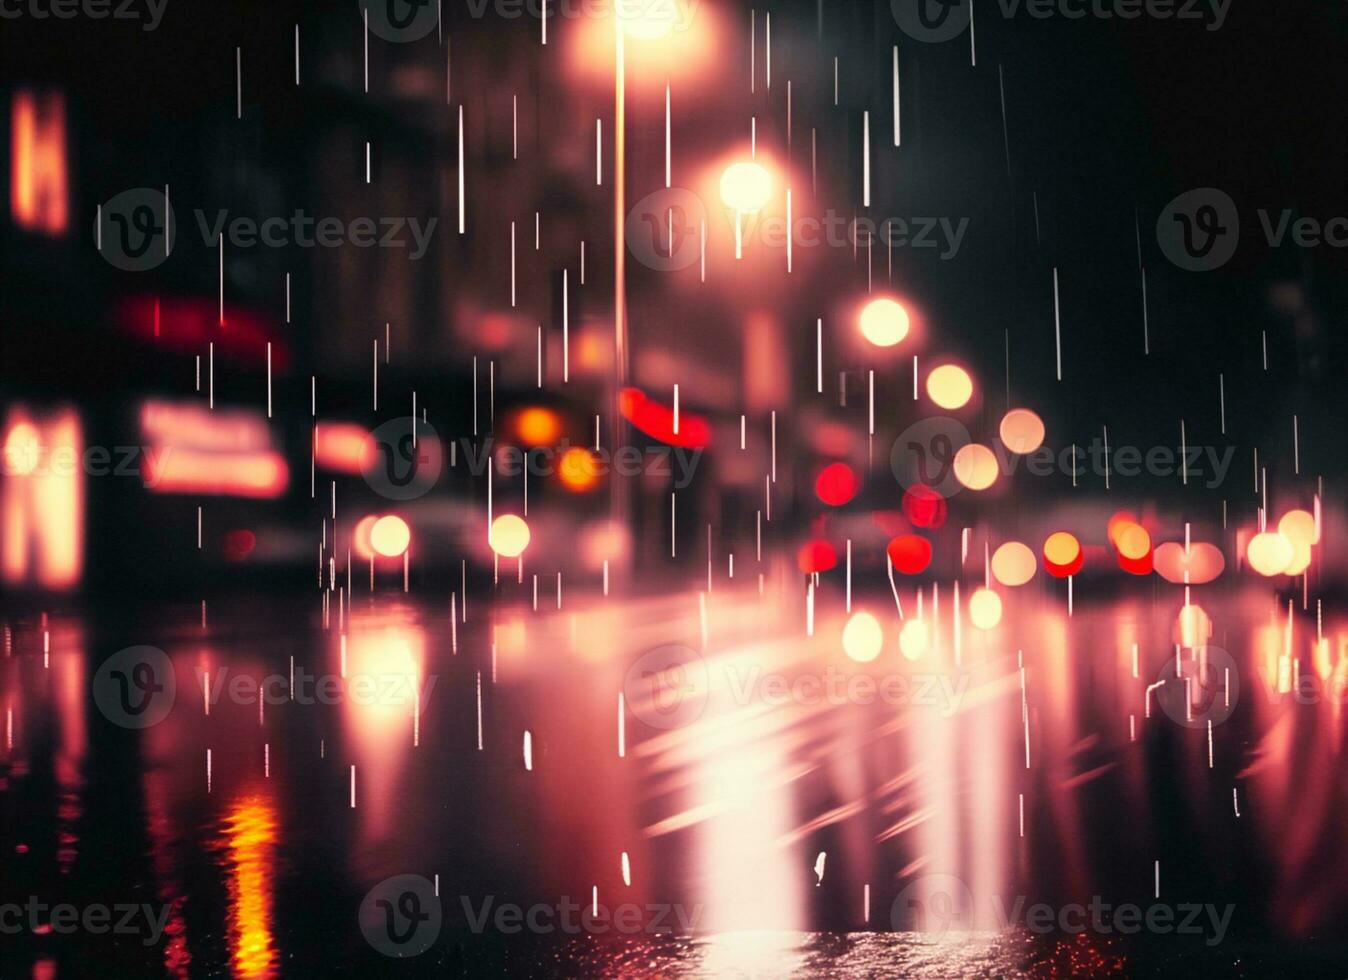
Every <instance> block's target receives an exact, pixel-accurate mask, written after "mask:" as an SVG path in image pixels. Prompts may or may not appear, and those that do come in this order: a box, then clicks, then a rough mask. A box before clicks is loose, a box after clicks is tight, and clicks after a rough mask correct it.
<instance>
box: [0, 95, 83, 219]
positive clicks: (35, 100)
mask: <svg viewBox="0 0 1348 980" xmlns="http://www.w3.org/2000/svg"><path fill="white" fill-rule="evenodd" d="M12 108H13V111H12V112H11V114H10V171H9V172H10V195H9V202H10V204H9V206H10V212H11V213H12V214H13V215H14V223H15V224H17V225H18V226H19V227H20V228H27V229H28V230H29V231H36V232H40V233H42V234H44V235H51V236H53V237H54V236H57V235H63V234H65V231H66V227H67V225H68V222H69V217H70V213H69V212H70V199H69V189H68V188H69V183H68V180H67V174H66V103H65V97H64V96H63V95H62V94H61V93H60V92H45V93H38V92H34V91H32V90H29V89H22V90H20V91H17V92H15V93H14V101H13V106H12Z"/></svg>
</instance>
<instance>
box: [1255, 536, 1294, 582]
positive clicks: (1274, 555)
mask: <svg viewBox="0 0 1348 980" xmlns="http://www.w3.org/2000/svg"><path fill="white" fill-rule="evenodd" d="M1245 557H1246V559H1247V560H1248V561H1249V563H1250V567H1251V568H1253V569H1254V570H1255V571H1256V572H1258V573H1259V574H1260V575H1263V576H1265V577H1268V578H1272V577H1273V576H1274V575H1282V574H1283V573H1285V572H1286V571H1287V567H1288V566H1289V565H1291V564H1292V560H1293V559H1294V558H1296V549H1295V548H1293V547H1292V542H1291V541H1289V540H1287V538H1285V537H1283V536H1282V535H1281V534H1279V533H1277V532H1276V531H1265V532H1264V533H1263V534H1256V535H1255V536H1254V537H1252V538H1251V539H1250V543H1249V546H1248V547H1247V548H1246V550H1245Z"/></svg>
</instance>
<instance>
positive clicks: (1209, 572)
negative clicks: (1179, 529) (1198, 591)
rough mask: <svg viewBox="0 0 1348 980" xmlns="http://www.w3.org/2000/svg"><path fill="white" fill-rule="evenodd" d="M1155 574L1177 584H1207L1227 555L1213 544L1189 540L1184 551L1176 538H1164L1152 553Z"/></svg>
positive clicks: (1224, 565) (1215, 574)
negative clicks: (1187, 546) (1170, 539)
mask: <svg viewBox="0 0 1348 980" xmlns="http://www.w3.org/2000/svg"><path fill="white" fill-rule="evenodd" d="M1152 562H1153V564H1154V565H1155V568H1156V574H1158V575H1160V576H1161V578H1163V579H1165V580H1166V581H1167V582H1173V583H1175V584H1176V585H1182V584H1189V585H1206V584H1207V583H1208V582H1211V581H1213V580H1214V579H1216V578H1217V577H1218V576H1219V575H1221V574H1222V572H1223V571H1224V570H1225V569H1226V557H1225V556H1224V555H1223V554H1222V550H1221V549H1220V548H1218V547H1217V546H1216V545H1215V544H1208V543H1207V542H1206V541H1193V542H1190V544H1189V548H1188V550H1187V551H1186V550H1185V548H1184V545H1182V544H1180V543H1179V542H1178V541H1167V542H1165V543H1164V544H1162V545H1159V546H1158V547H1157V548H1156V551H1155V554H1154V555H1153V556H1152Z"/></svg>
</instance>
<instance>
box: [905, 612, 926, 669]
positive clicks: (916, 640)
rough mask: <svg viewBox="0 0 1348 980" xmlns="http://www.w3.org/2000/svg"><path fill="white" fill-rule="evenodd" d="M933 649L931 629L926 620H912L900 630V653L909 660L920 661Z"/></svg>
mask: <svg viewBox="0 0 1348 980" xmlns="http://www.w3.org/2000/svg"><path fill="white" fill-rule="evenodd" d="M930 647H931V628H930V627H928V626H927V621H926V620H924V619H910V620H908V621H907V622H906V623H904V624H903V629H901V630H899V651H900V652H901V653H902V654H903V655H904V657H905V658H907V659H908V660H919V659H921V658H922V656H923V654H925V653H926V652H927V650H928V649H930Z"/></svg>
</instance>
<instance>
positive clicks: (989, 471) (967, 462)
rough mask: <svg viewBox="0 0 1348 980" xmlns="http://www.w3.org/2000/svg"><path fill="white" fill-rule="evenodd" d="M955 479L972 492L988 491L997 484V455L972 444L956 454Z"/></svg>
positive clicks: (983, 447)
mask: <svg viewBox="0 0 1348 980" xmlns="http://www.w3.org/2000/svg"><path fill="white" fill-rule="evenodd" d="M955 479H957V480H959V481H960V483H961V484H963V485H964V486H966V487H968V488H969V489H970V490H986V489H987V488H988V487H990V486H992V485H993V484H994V483H996V482H997V455H996V453H994V452H993V451H992V450H991V449H989V448H988V447H987V446H984V445H980V444H979V443H976V442H971V443H969V444H968V445H967V446H961V447H960V448H959V451H958V452H956V453H955Z"/></svg>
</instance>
